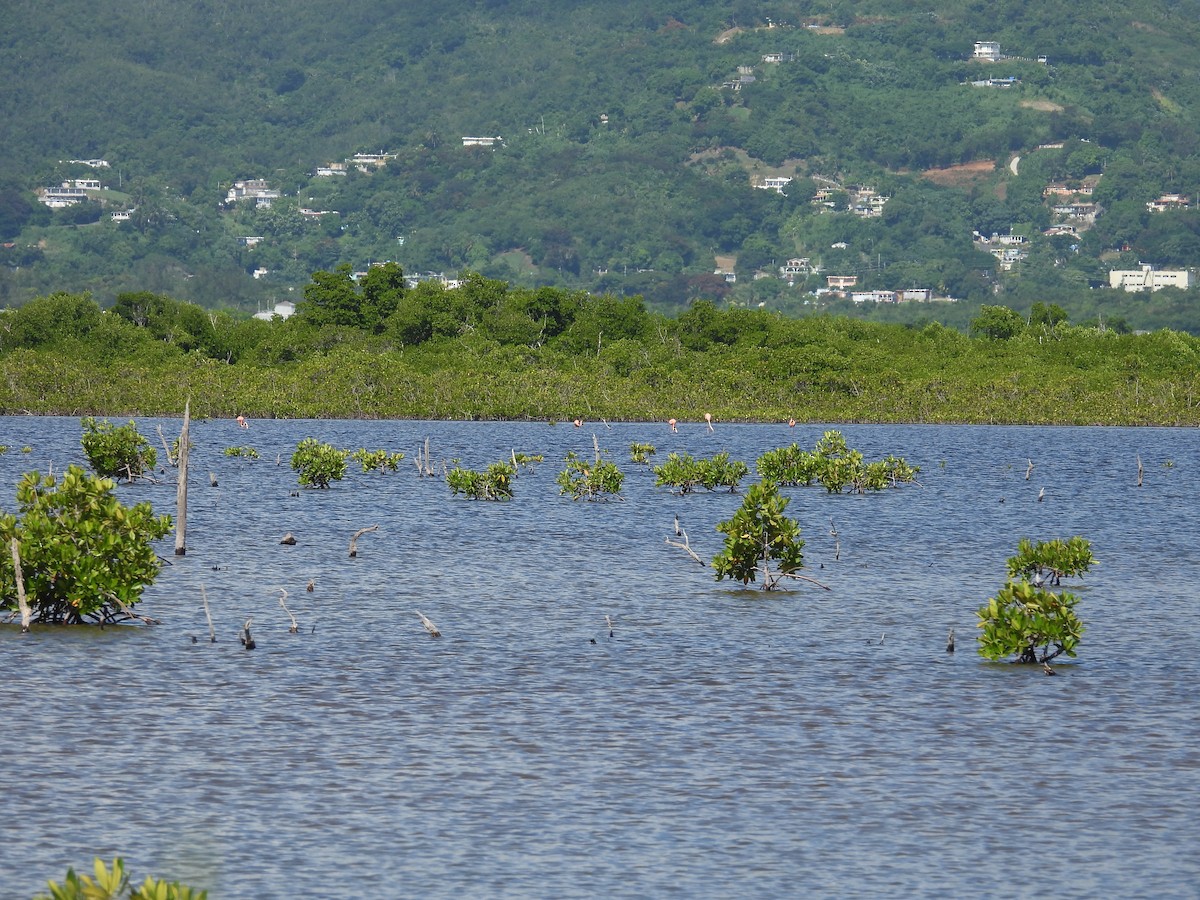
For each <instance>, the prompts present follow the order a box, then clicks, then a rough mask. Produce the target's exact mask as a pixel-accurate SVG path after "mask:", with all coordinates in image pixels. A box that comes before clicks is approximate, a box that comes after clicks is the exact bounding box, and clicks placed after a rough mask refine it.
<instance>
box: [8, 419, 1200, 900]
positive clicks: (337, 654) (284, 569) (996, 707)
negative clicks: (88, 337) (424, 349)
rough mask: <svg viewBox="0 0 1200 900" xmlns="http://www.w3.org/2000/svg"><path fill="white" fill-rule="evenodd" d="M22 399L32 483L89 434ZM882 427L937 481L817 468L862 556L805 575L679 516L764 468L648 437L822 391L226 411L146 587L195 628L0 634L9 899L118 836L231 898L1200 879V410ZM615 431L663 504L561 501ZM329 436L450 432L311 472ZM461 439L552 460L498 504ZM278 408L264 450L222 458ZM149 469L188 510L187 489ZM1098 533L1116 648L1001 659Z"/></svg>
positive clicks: (863, 434) (134, 857)
mask: <svg viewBox="0 0 1200 900" xmlns="http://www.w3.org/2000/svg"><path fill="white" fill-rule="evenodd" d="M139 424H140V426H141V429H142V431H143V433H146V434H153V433H154V425H155V424H156V423H155V422H154V421H146V422H140V423H139ZM163 424H164V431H165V432H166V434H167V435H168V437H170V435H171V434H172V433H177V432H178V423H177V422H164V423H163ZM0 430H2V433H0V443H5V444H8V445H10V447H12V448H13V449H12V450H10V451H9V453H8V454H6V455H4V456H2V457H0V484H3V485H7V486H8V487H5V488H4V489H3V490H4V495H5V496H6V497H7V498H8V499H7V500H5V501H4V503H3V506H4V507H5V508H7V509H11V508H12V506H13V500H12V486H13V485H15V482H16V479H17V477H18V475H19V473H20V472H22V471H25V470H26V469H30V468H38V469H40V470H41V471H43V472H44V471H46V470H47V468H48V467H50V466H51V465H53V467H54V470H55V471H60V470H61V469H62V468H64V467H65V465H66V464H67V463H69V462H72V461H76V462H78V461H81V456H80V452H79V449H78V438H79V426H78V422H77V421H76V420H74V419H40V418H8V419H4V420H0ZM842 430H843V431H844V433H845V434H846V436H847V439H848V441H849V443H850V444H851V445H852V446H856V447H858V448H860V449H862V450H863V451H864V452H865V453H866V455H867V456H868V457H869V458H873V457H878V456H882V455H886V454H887V453H895V454H897V455H901V456H904V457H906V458H907V459H908V460H909V461H910V462H914V463H917V464H919V465H920V466H921V467H922V474H921V485H920V486H912V487H908V488H904V489H901V490H896V491H890V492H887V493H884V494H880V495H876V496H871V497H849V496H837V497H830V496H827V495H826V494H825V493H824V492H822V491H819V490H811V489H807V490H801V489H797V490H794V491H792V492H791V494H790V495H791V496H792V498H793V499H792V503H791V506H790V507H789V513H790V514H791V515H793V516H794V517H796V518H797V519H798V520H799V521H800V523H801V525H802V527H803V529H804V536H805V538H806V539H807V541H808V544H807V546H806V548H805V553H806V561H807V563H808V565H809V566H810V572H811V574H813V575H814V576H816V577H818V578H819V579H820V580H821V581H822V582H824V583H825V584H827V585H829V586H830V587H831V588H832V590H831V591H830V592H828V593H826V592H823V591H819V590H816V589H813V588H804V589H800V590H796V591H794V592H790V593H787V594H783V595H773V596H769V597H764V596H763V595H762V594H761V592H756V591H747V590H740V589H735V588H733V587H730V586H729V584H728V583H727V582H726V583H717V582H714V581H713V580H712V577H711V573H710V571H709V570H707V569H702V568H700V567H699V566H697V565H696V564H695V563H694V562H692V561H691V560H689V559H688V558H687V557H686V556H685V555H684V554H683V553H682V552H681V551H679V550H675V549H672V548H670V547H668V546H666V545H665V544H664V539H665V538H666V537H668V536H672V537H673V531H672V520H673V516H674V515H675V514H678V515H679V518H680V521H681V522H682V523H683V525H684V527H685V528H686V529H687V530H688V533H689V536H690V538H691V541H692V544H693V546H694V547H696V548H697V550H698V551H699V552H700V553H701V555H702V556H709V557H711V555H712V554H713V553H715V552H716V551H717V550H718V549H719V547H720V542H719V537H720V536H719V535H718V534H717V533H716V532H715V530H714V527H713V526H714V525H715V523H716V522H718V521H719V520H721V519H722V518H726V517H728V515H729V514H730V513H731V512H732V511H733V509H735V508H736V506H737V505H738V503H739V500H738V498H737V497H736V496H731V495H728V494H713V495H698V496H689V497H684V498H680V497H676V496H672V495H670V494H668V493H666V492H664V491H661V490H659V489H656V488H655V487H654V484H653V476H651V475H650V474H649V473H648V472H647V471H645V470H644V469H641V468H639V467H635V466H633V465H632V464H630V463H629V462H628V445H629V443H630V442H631V441H649V442H651V443H654V444H655V445H656V446H657V447H658V452H659V457H660V458H663V457H665V455H666V454H667V453H668V452H670V451H672V450H678V451H686V452H689V453H692V454H693V455H697V456H699V455H704V456H708V455H711V454H712V453H715V452H718V451H720V450H726V451H728V452H729V453H730V454H731V455H732V456H734V457H735V458H739V459H744V460H746V461H747V462H749V463H751V464H752V463H753V460H754V458H755V457H757V455H758V454H760V453H762V452H763V451H764V450H767V449H771V448H773V447H777V446H782V445H785V444H787V443H790V442H792V441H797V442H799V443H800V444H801V446H811V445H812V444H813V443H814V442H815V440H816V439H817V438H818V437H819V436H820V432H821V429H820V428H819V427H815V426H800V427H797V428H795V429H788V428H787V427H786V426H722V425H720V424H718V426H717V430H716V431H715V432H714V433H711V434H710V433H708V432H707V431H706V430H705V429H704V428H703V426H702V425H693V426H681V428H680V433H679V434H671V433H670V432H669V430H668V429H667V428H666V426H664V425H657V424H613V425H612V427H611V428H610V427H606V426H605V425H604V424H603V423H599V424H591V423H589V424H587V425H586V426H585V427H584V428H581V429H575V428H572V427H570V426H564V425H559V426H548V425H544V424H542V425H533V424H505V423H485V424H478V423H471V424H463V423H420V422H372V423H363V422H254V423H252V425H251V428H250V430H249V431H241V430H239V429H238V428H237V427H236V425H235V424H234V423H232V422H223V421H221V422H217V421H213V422H201V423H197V424H195V425H194V427H193V433H192V436H193V441H194V442H195V443H196V451H195V454H194V457H193V472H194V476H193V480H192V485H191V491H190V498H191V509H190V511H189V536H188V546H189V552H188V554H187V556H185V557H183V558H181V559H175V558H171V563H172V565H170V566H168V567H166V568H165V569H164V571H163V573H162V575H161V577H160V579H159V582H158V584H156V585H155V586H154V587H153V588H152V589H151V590H150V591H148V592H147V595H146V599H145V602H144V604H143V606H142V607H141V609H142V610H143V611H145V612H147V613H148V614H150V615H153V616H155V617H157V618H160V619H161V620H162V622H163V624H162V625H160V626H158V627H155V628H133V627H130V628H121V629H108V630H106V631H103V632H100V631H96V630H88V629H73V630H65V631H63V630H48V629H37V630H35V632H34V633H33V634H32V635H28V636H24V637H23V636H21V635H20V634H18V633H17V630H16V629H15V628H12V627H3V628H0V653H3V659H4V662H5V672H6V674H7V679H6V690H5V691H4V694H3V699H2V700H0V709H2V711H3V721H4V723H5V727H4V728H3V729H0V753H2V754H3V756H4V758H5V759H6V760H8V777H7V778H6V785H5V789H4V791H3V794H0V798H2V799H0V821H2V822H3V823H4V824H5V826H6V827H5V844H6V848H5V865H4V866H3V867H0V896H3V897H29V896H31V895H32V894H33V893H35V892H36V891H38V890H40V889H41V888H42V887H43V886H44V883H45V880H46V879H47V878H50V877H55V878H60V877H61V876H62V874H63V873H64V872H65V870H66V868H67V866H68V865H76V866H81V865H88V864H89V863H90V860H91V857H92V856H93V855H101V856H106V857H111V856H113V855H116V854H122V855H124V856H125V857H126V860H127V863H128V864H129V867H130V868H131V869H132V871H133V872H135V873H136V874H139V875H144V874H148V873H155V874H158V875H160V876H166V877H171V878H179V879H182V880H185V881H188V882H190V883H193V884H196V885H199V886H203V887H208V888H209V889H210V891H211V896H212V897H213V898H214V900H219V898H251V897H253V898H258V897H401V896H420V897H437V896H455V895H464V894H465V895H468V896H488V897H492V896H512V897H517V896H519V897H525V896H540V897H576V896H578V897H592V896H598V895H603V896H608V895H615V896H630V897H633V896H670V895H674V896H687V897H694V896H711V897H728V896H784V895H795V894H797V893H800V892H806V891H807V892H817V893H821V894H832V893H834V892H841V893H849V894H851V895H904V894H908V895H930V894H946V895H968V894H969V895H977V894H999V893H1009V894H1011V893H1017V894H1029V893H1034V892H1036V891H1040V890H1042V889H1044V888H1049V889H1051V890H1053V891H1054V892H1055V893H1056V894H1062V895H1067V896H1096V895H1119V894H1126V895H1135V896H1147V895H1158V896H1195V895H1196V893H1197V891H1198V890H1200V853H1197V849H1198V848H1197V838H1196V835H1197V834H1200V828H1198V825H1200V822H1198V821H1197V812H1196V810H1197V800H1198V799H1200V783H1198V782H1200V774H1198V773H1200V750H1198V749H1197V747H1198V746H1200V733H1198V732H1200V727H1198V726H1197V716H1196V711H1195V704H1194V702H1193V701H1192V697H1191V694H1192V690H1193V685H1194V684H1195V683H1196V680H1197V676H1198V674H1200V672H1198V668H1200V666H1198V663H1197V641H1196V637H1195V634H1196V632H1195V629H1193V628H1192V627H1191V622H1192V620H1193V619H1194V615H1195V611H1196V588H1195V585H1196V584H1197V583H1198V582H1200V578H1198V575H1200V572H1198V569H1200V560H1198V558H1197V552H1196V549H1195V545H1196V528H1195V526H1194V524H1193V520H1192V517H1191V510H1192V508H1193V505H1194V504H1193V497H1194V485H1195V475H1196V472H1197V470H1198V464H1200V452H1198V450H1197V441H1196V433H1195V432H1194V431H1190V430H1189V431H1184V430H1165V429H1136V430H1134V429H1054V428H1037V429H1035V428H975V427H951V428H947V427H891V426H889V427H859V426H848V427H845V428H843V429H842ZM593 434H594V435H595V436H596V437H597V438H598V439H599V442H600V445H601V447H602V448H605V449H607V450H611V451H612V452H613V457H614V459H616V460H617V461H618V463H619V464H620V465H621V467H622V469H623V470H624V471H626V473H627V479H626V490H625V493H626V499H625V501H624V502H618V503H609V504H591V505H589V504H582V503H572V502H570V501H569V500H566V499H564V498H560V497H558V496H557V488H556V487H555V486H554V483H553V479H554V475H555V473H556V472H557V471H558V469H559V468H560V463H561V460H562V457H563V455H564V453H565V452H566V451H567V450H568V449H574V450H576V451H577V452H579V453H581V454H589V453H591V452H592V435H593ZM308 435H313V436H316V437H319V438H321V439H323V440H328V441H331V442H333V443H336V444H338V445H340V446H345V447H349V448H355V447H360V446H365V447H368V448H375V447H385V448H388V449H391V450H403V451H405V452H406V453H408V454H409V460H406V462H405V463H404V464H402V466H401V469H400V471H399V472H398V473H396V474H394V475H388V476H379V475H363V474H361V473H354V472H352V473H350V474H349V475H348V477H347V479H346V480H345V481H344V482H342V483H340V484H337V485H335V486H334V487H333V488H332V489H331V490H329V491H301V492H300V496H298V497H293V496H290V495H291V493H292V491H293V490H295V489H296V484H295V479H294V476H293V474H292V473H291V471H290V470H289V469H288V466H287V460H288V457H289V455H290V453H291V450H292V449H293V448H294V447H295V444H296V442H297V441H298V440H299V439H300V438H301V437H304V436H308ZM426 437H429V438H430V444H431V449H432V451H433V454H434V456H435V457H436V458H438V459H444V460H446V461H448V462H449V461H452V460H454V459H458V460H460V461H461V463H462V464H463V465H468V466H471V467H475V468H479V467H483V466H485V465H486V464H488V463H490V462H494V461H496V460H498V459H500V458H503V457H507V456H508V455H509V453H510V451H512V450H516V451H517V452H526V453H544V454H545V455H546V462H545V463H544V464H543V465H542V466H541V467H539V469H538V470H537V471H536V472H535V473H533V474H523V475H522V476H521V477H520V478H519V480H518V481H517V484H516V498H515V499H514V500H513V501H512V502H510V503H505V504H487V503H473V502H470V501H466V500H461V499H454V498H451V496H450V492H449V489H448V488H447V487H446V485H445V484H444V482H442V481H441V480H440V479H430V478H420V477H418V475H417V472H416V468H415V466H414V465H412V464H411V458H412V456H413V454H414V452H415V451H416V449H417V447H418V446H419V445H420V444H421V443H422V442H423V441H424V439H425V438H426ZM241 444H249V445H251V446H254V447H255V448H256V449H258V450H259V452H260V453H261V455H262V458H261V459H260V460H258V461H246V460H236V459H229V458H227V457H225V456H223V455H222V452H221V451H222V450H223V449H224V448H225V447H227V446H233V445H241ZM25 445H28V446H30V447H31V448H32V452H30V453H28V454H22V453H20V452H18V451H19V448H21V447H22V446H25ZM1139 455H1140V457H1141V459H1142V461H1143V464H1144V466H1145V483H1144V485H1143V486H1142V487H1141V488H1140V489H1139V488H1137V487H1136V480H1137V457H1138V456H1139ZM277 456H278V457H279V458H280V459H281V461H282V464H281V465H276V458H277ZM1030 459H1032V461H1033V462H1034V471H1033V474H1032V475H1031V477H1030V479H1029V480H1026V478H1025V471H1026V468H1027V460H1030ZM208 472H213V473H215V474H216V475H217V477H218V481H219V486H218V487H216V488H211V487H209V485H208V478H207V473H208ZM1042 487H1045V489H1046V499H1045V501H1044V502H1042V503H1039V502H1037V494H1038V491H1039V489H1040V488H1042ZM120 492H121V494H122V496H123V497H124V498H126V499H127V500H136V499H149V500H151V501H152V502H154V504H155V506H156V507H157V508H158V509H159V511H161V512H169V511H172V507H173V503H174V490H173V488H172V487H171V486H168V485H162V486H139V487H122V488H120ZM376 523H378V524H379V530H378V531H377V532H372V533H369V534H365V535H364V536H363V537H362V538H360V539H359V544H358V549H359V553H358V557H357V558H356V559H350V558H348V554H347V544H348V541H349V538H350V536H351V535H352V534H353V533H354V532H355V531H356V530H358V529H360V528H363V527H366V526H368V525H372V524H376ZM831 523H832V524H834V525H835V526H836V528H837V531H838V535H839V541H840V547H841V553H840V559H835V558H834V543H833V538H832V537H831V536H830V533H829V532H830V526H831ZM287 531H291V532H293V533H294V534H295V535H296V537H297V539H298V543H297V544H296V546H294V547H285V546H280V544H279V538H280V537H281V536H282V535H283V534H284V533H285V532H287ZM1073 534H1083V535H1085V536H1087V537H1089V538H1091V539H1092V541H1093V544H1094V549H1095V552H1096V555H1097V557H1098V558H1099V560H1100V565H1099V566H1098V567H1097V568H1096V569H1095V570H1094V571H1093V572H1092V573H1090V574H1089V576H1088V578H1087V579H1086V584H1085V586H1084V588H1083V590H1082V594H1083V598H1084V599H1083V602H1082V604H1081V607H1080V613H1081V615H1082V617H1083V619H1084V621H1085V622H1086V623H1087V626H1088V630H1087V632H1086V634H1085V635H1084V640H1083V642H1082V644H1081V645H1080V658H1079V660H1078V661H1075V662H1070V663H1067V664H1064V665H1061V666H1060V667H1059V672H1060V674H1061V676H1062V677H1058V678H1045V677H1043V676H1042V675H1041V674H1040V673H1038V672H1037V671H1035V670H1033V669H1027V668H1017V667H1013V666H1010V665H1005V664H993V663H988V662H985V661H983V660H981V659H980V658H979V657H978V656H976V655H975V653H974V646H973V631H974V615H973V613H974V609H975V608H976V607H977V606H978V605H979V603H980V602H981V601H982V600H983V599H984V598H986V597H987V596H988V595H989V594H990V593H992V592H994V591H995V589H996V588H997V587H998V586H999V585H1000V584H1001V583H1002V580H1003V570H1004V560H1005V558H1006V557H1007V556H1008V555H1010V554H1011V553H1012V552H1014V548H1015V545H1016V542H1017V539H1018V538H1019V537H1021V536H1026V535H1027V536H1030V537H1034V538H1043V539H1044V538H1050V537H1069V536H1071V535H1073ZM171 547H172V543H171V541H170V539H168V540H167V541H164V542H163V547H162V552H163V553H164V555H167V556H170V551H171ZM309 579H313V580H314V582H315V590H314V591H313V592H312V593H307V592H306V591H305V589H304V588H305V585H306V583H307V582H308V580H309ZM201 585H203V586H204V587H205V589H206V591H207V594H208V597H209V599H210V602H211V604H212V609H213V616H214V619H215V621H216V627H217V632H218V642H217V643H216V644H211V643H209V642H208V640H207V624H206V622H205V618H204V613H203V609H202V606H201V603H200V587H201ZM280 587H282V588H284V589H286V590H287V591H288V603H289V606H290V608H291V609H292V611H293V612H294V613H295V614H296V616H297V618H298V619H299V620H300V624H301V633H300V634H294V635H293V634H289V633H288V624H289V623H288V619H287V616H286V614H285V613H284V612H283V610H282V609H280V607H279V605H278V597H279V594H278V588H280ZM417 609H420V610H421V611H422V612H424V613H425V614H426V615H428V616H429V617H430V618H432V619H433V621H434V622H436V623H437V624H438V626H439V627H440V629H441V631H442V635H443V637H442V638H440V639H437V640H435V639H431V638H430V637H429V636H428V635H427V634H426V633H425V631H424V629H423V628H422V626H421V623H420V620H419V619H418V618H417V616H416V612H415V610H417ZM605 615H609V616H611V617H612V619H613V623H614V632H613V637H611V638H610V637H609V636H608V629H607V626H606V625H605V621H604V617H605ZM248 617H253V619H254V623H255V624H254V633H255V637H256V639H257V641H258V649H257V650H255V651H254V652H251V653H247V652H245V651H244V650H242V648H241V647H240V646H239V645H238V643H237V640H236V637H237V631H238V628H239V627H240V625H241V623H242V622H243V621H244V620H245V619H246V618H248ZM951 626H955V627H956V628H957V631H958V634H959V652H957V653H955V654H953V655H948V654H946V653H945V651H944V645H945V635H946V632H947V630H948V629H949V628H950V627H951ZM883 635H885V638H884V640H883V642H882V643H879V638H880V636H883ZM193 637H196V638H197V639H198V641H197V642H196V643H193V641H192V638H193ZM593 638H594V639H595V640H596V643H595V644H592V643H590V641H591V639H593Z"/></svg>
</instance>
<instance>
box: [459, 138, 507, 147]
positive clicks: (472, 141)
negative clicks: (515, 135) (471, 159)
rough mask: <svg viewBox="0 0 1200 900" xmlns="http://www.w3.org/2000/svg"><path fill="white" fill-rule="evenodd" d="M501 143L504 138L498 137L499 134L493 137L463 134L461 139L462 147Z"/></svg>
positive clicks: (489, 145)
mask: <svg viewBox="0 0 1200 900" xmlns="http://www.w3.org/2000/svg"><path fill="white" fill-rule="evenodd" d="M503 143H504V138H502V137H500V135H496V136H495V137H470V136H468V135H464V136H463V139H462V145H463V146H464V147H495V146H496V145H497V144H503Z"/></svg>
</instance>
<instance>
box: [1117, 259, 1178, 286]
mask: <svg viewBox="0 0 1200 900" xmlns="http://www.w3.org/2000/svg"><path fill="white" fill-rule="evenodd" d="M1108 286H1109V287H1111V288H1113V289H1116V288H1120V289H1121V290H1124V291H1130V292H1134V291H1157V290H1161V289H1162V288H1165V287H1173V288H1179V289H1180V290H1183V291H1186V290H1187V289H1188V288H1190V287H1191V286H1192V273H1191V272H1190V271H1189V270H1187V269H1177V270H1168V269H1162V270H1159V269H1155V268H1154V266H1148V265H1146V264H1145V263H1143V264H1142V267H1141V268H1140V269H1112V270H1111V271H1110V272H1109V273H1108Z"/></svg>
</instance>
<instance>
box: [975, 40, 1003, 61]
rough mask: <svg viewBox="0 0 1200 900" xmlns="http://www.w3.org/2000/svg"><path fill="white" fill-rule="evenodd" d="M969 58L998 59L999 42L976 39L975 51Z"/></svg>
mask: <svg viewBox="0 0 1200 900" xmlns="http://www.w3.org/2000/svg"><path fill="white" fill-rule="evenodd" d="M971 59H981V60H983V61H985V62H999V61H1000V44H999V42H998V41H976V42H975V52H974V53H972V54H971Z"/></svg>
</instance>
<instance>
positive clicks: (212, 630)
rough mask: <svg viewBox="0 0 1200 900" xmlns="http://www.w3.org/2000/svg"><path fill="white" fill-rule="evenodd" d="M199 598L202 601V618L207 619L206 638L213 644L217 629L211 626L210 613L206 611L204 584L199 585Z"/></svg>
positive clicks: (206, 600)
mask: <svg viewBox="0 0 1200 900" xmlns="http://www.w3.org/2000/svg"><path fill="white" fill-rule="evenodd" d="M200 599H201V600H203V601H204V618H206V619H208V639H209V640H210V641H211V642H212V643H214V644H215V643H216V642H217V630H216V629H215V628H213V623H212V613H210V612H209V611H208V594H206V593H205V592H204V585H200Z"/></svg>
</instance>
